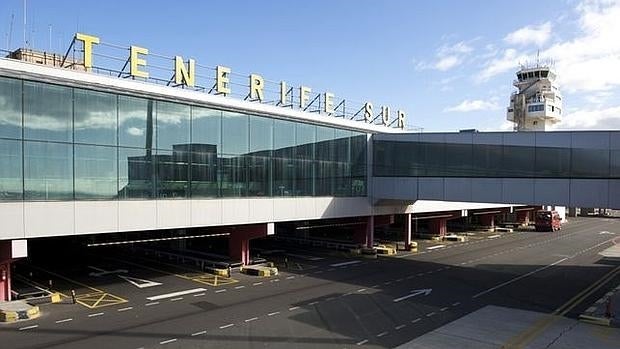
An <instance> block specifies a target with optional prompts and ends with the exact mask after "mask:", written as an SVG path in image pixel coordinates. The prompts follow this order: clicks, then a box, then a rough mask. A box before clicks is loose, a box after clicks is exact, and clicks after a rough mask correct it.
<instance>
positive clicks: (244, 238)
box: [228, 224, 267, 265]
mask: <svg viewBox="0 0 620 349" xmlns="http://www.w3.org/2000/svg"><path fill="white" fill-rule="evenodd" d="M265 236H267V224H252V225H246V226H239V227H235V229H233V230H232V231H231V233H230V236H229V237H228V254H229V256H230V258H232V259H233V260H236V261H240V262H241V263H242V264H243V265H247V264H249V263H250V240H251V239H255V238H259V237H265Z"/></svg>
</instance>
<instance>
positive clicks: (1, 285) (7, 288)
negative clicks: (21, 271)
mask: <svg viewBox="0 0 620 349" xmlns="http://www.w3.org/2000/svg"><path fill="white" fill-rule="evenodd" d="M10 300H11V261H4V262H0V301H10Z"/></svg>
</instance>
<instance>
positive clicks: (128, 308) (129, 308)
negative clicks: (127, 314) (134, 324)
mask: <svg viewBox="0 0 620 349" xmlns="http://www.w3.org/2000/svg"><path fill="white" fill-rule="evenodd" d="M131 309H133V307H126V308H120V309H116V311H118V312H123V311H127V310H131Z"/></svg>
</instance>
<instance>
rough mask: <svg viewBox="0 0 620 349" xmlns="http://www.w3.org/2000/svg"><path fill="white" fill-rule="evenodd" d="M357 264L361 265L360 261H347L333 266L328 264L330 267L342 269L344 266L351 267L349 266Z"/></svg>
mask: <svg viewBox="0 0 620 349" xmlns="http://www.w3.org/2000/svg"><path fill="white" fill-rule="evenodd" d="M357 263H362V261H349V262H342V263H335V264H330V265H329V266H330V267H344V266H346V265H351V264H357Z"/></svg>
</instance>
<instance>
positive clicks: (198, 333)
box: [192, 331, 207, 337]
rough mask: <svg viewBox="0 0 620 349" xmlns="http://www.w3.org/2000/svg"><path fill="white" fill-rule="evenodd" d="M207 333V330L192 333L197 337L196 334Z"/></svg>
mask: <svg viewBox="0 0 620 349" xmlns="http://www.w3.org/2000/svg"><path fill="white" fill-rule="evenodd" d="M206 333H207V331H198V332H194V333H192V337H195V336H200V335H201V334H206Z"/></svg>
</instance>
